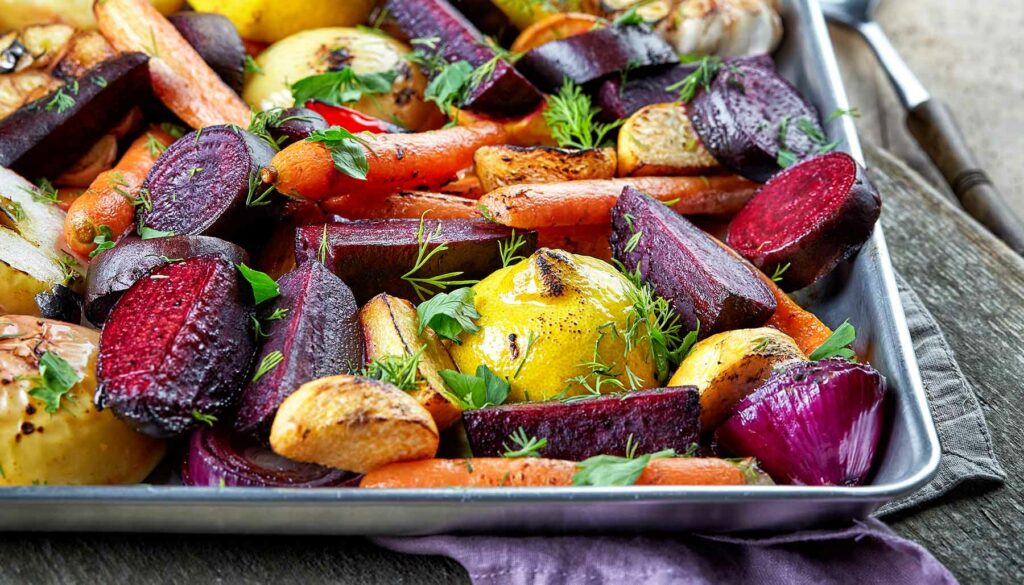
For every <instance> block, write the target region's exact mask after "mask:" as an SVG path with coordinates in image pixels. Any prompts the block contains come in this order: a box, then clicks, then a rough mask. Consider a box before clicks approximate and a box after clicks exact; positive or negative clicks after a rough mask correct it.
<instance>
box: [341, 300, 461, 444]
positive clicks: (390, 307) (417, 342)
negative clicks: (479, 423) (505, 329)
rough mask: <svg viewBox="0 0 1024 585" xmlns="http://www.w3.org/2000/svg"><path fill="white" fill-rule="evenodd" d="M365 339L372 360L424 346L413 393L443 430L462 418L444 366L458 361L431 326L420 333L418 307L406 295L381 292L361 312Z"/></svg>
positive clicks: (406, 352) (368, 356)
mask: <svg viewBox="0 0 1024 585" xmlns="http://www.w3.org/2000/svg"><path fill="white" fill-rule="evenodd" d="M359 321H360V323H361V325H362V327H363V340H364V342H365V343H366V357H367V358H369V359H371V360H373V359H378V358H383V357H385V356H389V355H397V356H401V355H412V354H414V353H416V352H417V351H419V349H420V348H421V347H422V348H423V353H422V354H421V355H420V361H419V376H420V378H422V379H423V381H422V382H421V383H420V386H419V389H418V390H416V391H415V392H412V393H411V394H410V395H411V396H412V397H413V398H415V399H416V401H417V402H419V403H420V404H421V405H423V408H426V409H427V411H428V412H429V413H430V415H431V416H433V417H434V422H435V423H437V428H439V429H441V430H444V429H446V428H448V427H450V426H451V425H452V423H454V422H455V421H457V420H458V419H459V415H460V414H461V413H462V411H461V410H460V409H459V407H458V406H457V405H456V404H454V403H453V402H452V401H451V400H448V397H447V393H446V392H445V386H444V381H443V380H442V379H441V376H440V375H439V374H438V372H440V371H441V370H454V369H455V364H454V363H453V362H452V358H451V357H450V356H449V355H448V350H446V349H445V348H444V345H442V344H441V340H440V339H439V338H438V337H437V334H436V333H434V331H433V330H432V329H430V328H426V329H424V330H423V333H422V334H419V333H417V331H418V329H419V317H418V316H417V315H416V308H415V307H413V306H412V303H410V302H409V301H407V300H405V299H400V298H398V297H393V296H391V295H387V294H380V295H377V296H375V297H373V298H372V299H370V300H369V302H367V303H366V305H365V306H363V308H362V310H361V311H360V312H359Z"/></svg>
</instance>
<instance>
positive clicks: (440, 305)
mask: <svg viewBox="0 0 1024 585" xmlns="http://www.w3.org/2000/svg"><path fill="white" fill-rule="evenodd" d="M474 295H475V293H474V292H473V289H471V288H458V289H455V290H453V291H452V292H450V293H437V294H436V295H434V296H433V298H431V299H429V300H426V301H423V302H422V303H420V305H419V306H418V307H416V314H417V315H418V316H419V319H420V328H419V332H420V333H423V330H424V329H425V328H427V327H430V328H431V329H433V330H434V331H435V332H437V334H438V335H439V336H440V337H442V338H444V339H448V340H450V341H454V342H455V343H462V341H461V340H460V339H459V335H460V334H461V333H462V332H463V331H468V332H470V333H476V332H477V331H479V330H480V327H478V326H477V324H476V323H475V322H474V320H475V319H479V318H480V313H478V312H477V310H476V306H475V305H474V304H473V297H474Z"/></svg>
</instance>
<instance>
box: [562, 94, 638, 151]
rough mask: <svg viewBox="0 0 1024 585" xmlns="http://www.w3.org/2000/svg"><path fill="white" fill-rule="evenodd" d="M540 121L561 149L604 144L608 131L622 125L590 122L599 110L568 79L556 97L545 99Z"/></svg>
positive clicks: (594, 146)
mask: <svg viewBox="0 0 1024 585" xmlns="http://www.w3.org/2000/svg"><path fill="white" fill-rule="evenodd" d="M547 100H548V108H547V109H546V110H545V111H544V121H545V122H547V124H548V127H550V128H551V136H552V137H553V138H554V139H555V142H557V143H558V145H559V146H561V147H562V148H580V149H587V148H597V147H600V146H601V145H602V144H603V143H604V139H605V137H606V136H607V135H608V133H609V132H611V131H612V130H614V129H616V128H618V127H619V126H621V125H622V124H623V123H624V120H619V121H618V122H614V123H612V124H604V123H601V122H596V121H594V116H596V115H597V113H598V112H600V111H601V108H598V107H595V106H594V105H593V103H592V102H591V101H590V96H588V95H587V94H585V93H583V90H582V89H580V87H579V86H578V85H576V84H574V83H573V82H572V81H569V80H568V79H566V80H565V82H564V83H563V85H562V88H561V89H560V90H559V91H558V94H557V95H552V96H548V98H547Z"/></svg>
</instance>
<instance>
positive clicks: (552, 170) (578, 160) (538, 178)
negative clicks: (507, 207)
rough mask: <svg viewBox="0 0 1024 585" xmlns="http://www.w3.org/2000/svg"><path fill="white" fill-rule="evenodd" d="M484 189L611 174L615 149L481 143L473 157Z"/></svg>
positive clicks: (603, 176) (605, 176) (558, 181)
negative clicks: (487, 144) (481, 146)
mask: <svg viewBox="0 0 1024 585" xmlns="http://www.w3.org/2000/svg"><path fill="white" fill-rule="evenodd" d="M473 161H474V162H475V163H476V174H477V176H478V177H480V183H481V184H482V185H483V188H484V191H493V190H495V189H497V188H499V187H505V186H506V185H519V184H522V183H561V182H562V181H581V180H584V179H611V178H612V177H614V176H615V164H616V161H615V150H614V149H612V148H591V149H587V150H577V149H564V148H550V147H545V146H532V147H521V146H508V145H504V146H484V147H483V148H481V149H479V150H477V151H476V155H475V156H474V157H473Z"/></svg>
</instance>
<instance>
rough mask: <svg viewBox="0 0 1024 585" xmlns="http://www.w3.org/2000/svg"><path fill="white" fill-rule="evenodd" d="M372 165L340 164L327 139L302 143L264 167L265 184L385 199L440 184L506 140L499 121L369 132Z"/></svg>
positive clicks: (313, 193) (318, 196)
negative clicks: (362, 171)
mask: <svg viewBox="0 0 1024 585" xmlns="http://www.w3.org/2000/svg"><path fill="white" fill-rule="evenodd" d="M364 139H365V141H366V146H364V147H363V150H364V152H365V154H366V161H367V163H368V165H369V172H368V173H367V175H366V179H365V180H360V179H356V178H353V177H350V176H348V175H346V174H345V173H342V172H341V171H339V170H338V169H336V168H335V167H334V160H333V159H332V158H331V151H330V149H328V148H327V146H325V145H324V144H323V143H321V142H311V141H308V140H303V141H301V142H296V143H294V144H292V145H290V146H288V147H287V148H285V149H283V150H282V151H281V152H279V153H277V154H276V155H275V156H274V159H273V160H272V161H271V163H270V166H269V167H267V168H265V169H263V173H262V178H263V181H264V182H265V183H272V184H274V185H275V186H276V188H277V190H278V192H280V193H281V194H283V195H288V196H291V197H296V198H300V199H309V200H311V201H322V200H324V199H328V198H330V197H337V196H340V195H354V194H358V195H359V196H360V197H366V198H373V197H376V198H381V197H384V196H387V195H390V194H392V193H398V192H400V191H414V190H417V189H437V188H438V187H440V186H442V185H444V184H445V183H447V182H448V181H450V180H451V179H452V178H454V177H455V175H456V174H457V173H458V172H459V171H461V170H462V169H464V168H466V167H468V166H470V165H472V164H473V153H475V152H476V150H477V149H478V148H480V147H481V146H487V145H490V144H500V143H502V142H504V141H505V131H504V130H503V129H502V127H501V126H500V125H498V124H477V125H475V126H469V127H462V126H456V127H453V128H443V129H441V130H431V131H429V132H420V133H417V134H375V135H372V136H369V135H367V136H365V137H364Z"/></svg>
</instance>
